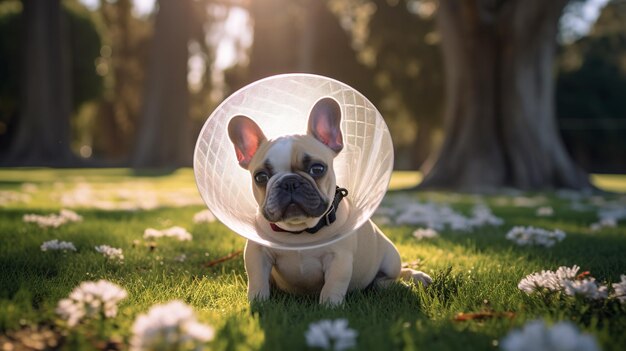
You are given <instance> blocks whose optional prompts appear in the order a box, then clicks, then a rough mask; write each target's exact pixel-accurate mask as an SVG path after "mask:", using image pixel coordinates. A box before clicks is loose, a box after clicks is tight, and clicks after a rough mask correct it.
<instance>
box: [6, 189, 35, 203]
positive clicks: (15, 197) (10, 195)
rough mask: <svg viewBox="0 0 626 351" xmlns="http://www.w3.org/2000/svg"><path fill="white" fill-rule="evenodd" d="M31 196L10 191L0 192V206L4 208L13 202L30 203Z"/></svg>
mask: <svg viewBox="0 0 626 351" xmlns="http://www.w3.org/2000/svg"><path fill="white" fill-rule="evenodd" d="M30 200H31V196H30V195H29V194H24V193H20V192H17V191H11V190H0V206H6V205H9V204H11V203H15V202H22V203H26V202H30Z"/></svg>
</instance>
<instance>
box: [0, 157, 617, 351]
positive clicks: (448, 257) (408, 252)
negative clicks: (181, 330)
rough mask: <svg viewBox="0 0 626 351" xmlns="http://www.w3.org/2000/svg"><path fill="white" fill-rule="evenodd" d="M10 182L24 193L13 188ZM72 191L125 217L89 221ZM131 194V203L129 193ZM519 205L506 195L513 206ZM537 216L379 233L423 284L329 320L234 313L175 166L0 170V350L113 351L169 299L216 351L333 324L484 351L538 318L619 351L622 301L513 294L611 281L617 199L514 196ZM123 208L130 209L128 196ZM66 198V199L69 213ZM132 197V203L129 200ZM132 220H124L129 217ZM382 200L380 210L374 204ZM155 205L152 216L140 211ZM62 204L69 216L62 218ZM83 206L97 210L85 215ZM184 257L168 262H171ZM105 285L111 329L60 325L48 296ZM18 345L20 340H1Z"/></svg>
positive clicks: (468, 200)
mask: <svg viewBox="0 0 626 351" xmlns="http://www.w3.org/2000/svg"><path fill="white" fill-rule="evenodd" d="M593 179H594V182H596V184H598V185H600V186H603V187H605V188H606V189H608V190H614V191H624V190H626V176H594V178H593ZM417 181H419V175H418V174H416V173H398V174H397V175H396V177H394V179H393V180H392V187H394V188H400V187H406V186H410V185H412V184H414V183H415V182H417ZM24 183H26V185H24ZM77 189H83V190H84V189H89V191H90V194H92V195H93V196H95V197H97V198H98V199H104V201H107V203H108V204H110V203H126V204H128V206H129V208H130V209H97V208H95V207H94V206H90V205H89V204H88V203H87V202H85V200H84V198H81V197H80V196H79V195H80V192H78V191H77ZM137 194H139V195H137ZM405 195H406V196H410V197H412V198H414V199H415V201H427V200H428V201H434V202H441V203H449V204H450V205H451V206H452V207H453V208H454V209H455V210H459V211H461V212H464V213H467V212H468V211H469V209H470V208H471V206H472V205H473V204H475V203H476V202H477V201H478V200H479V198H478V197H477V196H475V195H471V194H451V193H442V192H439V193H433V192H426V193H415V192H413V193H407V194H405ZM516 196H518V197H520V196H522V195H521V194H516ZM523 196H525V197H527V198H530V199H535V200H537V199H538V201H539V202H540V205H541V206H552V207H553V208H554V211H555V215H554V216H553V217H537V216H536V215H535V211H536V208H537V206H539V205H537V206H530V207H523V206H519V205H518V206H516V205H515V202H514V196H513V195H504V194H499V195H491V196H482V197H481V198H480V200H481V201H485V202H486V203H487V204H488V205H489V206H490V207H491V209H492V211H493V213H494V214H495V215H496V216H498V217H501V218H503V219H504V224H503V225H501V226H484V227H481V228H478V229H476V230H474V231H473V232H469V233H466V232H457V231H452V230H443V231H441V232H440V234H441V235H440V236H439V237H438V238H435V239H430V240H421V241H418V240H416V239H415V238H414V237H413V236H412V233H413V231H414V230H415V228H416V227H410V226H401V227H391V226H381V229H383V231H384V232H385V233H386V234H387V236H388V237H390V238H391V239H392V241H394V243H396V245H397V247H398V249H399V251H400V252H401V254H402V258H403V260H404V261H414V260H420V267H419V269H421V270H423V271H425V272H427V273H429V274H431V276H432V277H433V278H434V283H433V285H432V286H430V287H428V288H426V289H424V288H422V287H421V286H418V287H416V286H411V287H409V288H405V287H403V286H400V285H397V286H392V287H391V288H389V289H386V290H376V289H370V290H366V291H361V292H354V293H350V294H349V295H348V296H347V298H346V302H345V304H344V305H343V306H341V307H340V308H334V309H333V308H327V307H323V306H319V305H318V304H317V301H316V298H315V297H296V296H290V295H287V294H283V293H280V292H273V296H272V298H271V299H270V301H268V302H266V303H260V304H253V305H250V304H249V303H248V301H247V299H246V275H245V272H244V268H243V260H242V258H241V256H237V257H236V258H234V259H231V260H227V261H225V262H223V263H219V264H216V265H214V266H212V267H206V263H208V262H210V261H212V260H215V259H218V258H220V257H223V256H226V255H228V254H230V253H232V252H235V251H237V250H240V249H242V248H243V246H244V243H245V241H244V239H242V238H240V237H239V236H237V235H235V234H233V233H232V232H231V231H230V230H228V229H227V228H226V227H224V226H223V225H221V224H219V223H217V222H215V223H203V224H194V221H193V216H194V214H195V213H197V212H199V211H201V210H203V209H204V206H203V205H201V204H199V203H198V201H197V200H198V195H197V194H196V190H195V182H194V180H193V173H192V171H191V170H188V169H187V170H180V171H177V172H175V173H169V174H165V173H163V174H162V173H158V172H154V173H144V174H134V173H132V172H131V171H128V170H123V169H106V170H100V169H97V170H96V169H87V170H47V169H45V170H22V169H18V170H16V169H9V170H0V242H1V244H0V331H2V335H0V349H1V348H2V345H3V344H4V343H6V342H8V340H9V339H10V338H13V339H16V338H17V339H19V338H22V339H20V340H22V341H23V338H24V335H27V336H28V335H30V336H31V337H32V338H36V336H33V330H37V329H38V330H47V329H50V330H51V331H52V333H51V334H52V335H53V338H55V339H58V340H57V341H56V342H57V343H59V344H61V346H62V347H63V348H64V349H92V348H105V347H107V345H108V347H113V348H121V349H126V348H127V347H126V346H125V345H127V344H128V341H129V339H130V335H131V326H132V324H133V321H134V319H135V317H136V316H137V315H139V314H140V313H145V312H146V311H147V310H148V309H149V308H150V307H151V306H152V305H154V304H157V303H164V302H167V301H170V300H174V299H179V300H182V301H184V302H185V303H187V304H189V305H191V306H193V308H194V309H195V311H196V315H197V317H198V320H199V321H201V322H203V323H206V324H210V325H212V326H213V327H214V328H215V330H216V333H217V334H216V337H215V340H214V341H213V342H212V343H211V344H209V349H217V350H222V349H223V350H247V349H253V350H256V349H263V350H299V349H304V348H306V341H305V337H304V333H305V331H306V330H307V328H308V326H309V324H310V323H312V322H316V321H318V320H321V319H336V318H346V319H348V321H349V326H350V327H351V328H353V329H355V330H356V331H357V332H358V338H357V349H359V350H386V349H403V350H420V349H426V350H489V349H494V350H495V349H498V341H499V340H501V339H502V338H503V337H504V336H505V335H506V334H507V333H508V332H509V331H510V330H511V329H514V328H517V327H520V326H522V325H523V324H524V323H525V322H527V321H529V320H533V319H537V318H542V319H544V320H546V321H548V322H550V323H552V322H556V321H561V320H569V321H572V322H574V323H575V324H576V325H577V326H578V327H579V328H580V329H582V330H583V331H585V332H588V333H590V334H592V335H593V336H594V337H595V338H596V339H597V340H598V342H599V343H600V345H601V347H602V348H603V349H605V350H624V349H626V305H620V304H619V303H618V302H617V301H615V300H614V299H612V300H602V301H589V300H585V299H582V298H573V297H563V296H546V297H538V296H527V295H526V294H524V293H522V292H521V291H520V290H519V289H518V288H517V284H518V283H519V281H520V279H522V278H523V277H525V276H526V275H528V274H531V273H533V272H537V271H541V270H543V269H551V270H555V269H556V268H557V267H558V266H561V265H565V266H572V265H574V264H577V265H579V266H580V267H581V271H590V273H591V274H592V275H593V276H594V277H596V278H597V280H598V281H600V282H602V283H604V284H610V283H615V282H617V281H619V278H620V274H626V230H625V226H624V223H623V222H621V223H619V224H618V226H617V227H615V228H603V229H601V230H600V231H596V232H594V231H592V230H590V229H589V226H590V224H591V223H593V222H595V221H597V215H596V209H597V206H602V205H603V204H606V203H607V202H608V203H612V204H615V203H617V204H620V203H621V204H622V206H626V200H625V198H624V195H623V194H606V195H602V197H599V196H595V197H587V198H585V199H583V200H582V203H583V204H584V205H587V206H588V208H587V210H585V211H575V210H574V209H572V208H570V201H569V200H566V199H564V198H562V197H558V196H556V195H555V194H537V193H535V194H523ZM138 198H139V199H138ZM81 201H82V202H81ZM133 201H134V202H133ZM137 201H140V202H139V205H138V206H139V207H143V208H144V209H141V208H140V209H132V206H136V205H137ZM386 201H389V200H386ZM157 204H160V205H159V206H157V207H155V205H157ZM69 205H73V206H69ZM97 207H105V204H100V205H99V206H97ZM61 208H70V209H73V210H74V211H76V212H77V213H78V214H80V215H81V216H82V217H83V221H81V222H76V223H68V224H65V225H63V226H61V227H59V228H40V227H38V226H37V225H36V224H33V223H24V222H23V220H22V217H23V215H25V214H29V213H37V214H50V213H53V212H55V211H56V212H58V211H59V210H60V209H61ZM175 225H177V226H181V227H184V228H186V229H187V230H188V231H189V232H191V233H192V234H193V240H191V241H184V242H179V241H176V240H174V239H171V238H162V239H157V240H156V244H153V245H151V244H150V241H147V240H144V239H143V238H142V235H143V232H144V230H145V229H146V228H149V227H153V228H158V229H161V228H167V227H171V226H175ZM516 225H532V226H537V227H542V228H546V229H555V228H560V229H562V230H563V231H565V232H566V233H567V237H566V238H565V239H564V240H563V241H562V242H560V243H557V244H556V245H555V246H554V247H552V248H543V247H519V246H516V245H515V244H514V243H512V242H510V241H508V240H507V239H505V234H506V233H507V232H508V230H509V229H510V228H511V227H513V226H516ZM52 239H60V240H65V241H71V242H73V243H74V244H75V246H76V248H77V249H78V250H77V252H68V253H61V252H42V251H41V250H40V245H41V244H42V243H43V242H44V241H47V240H52ZM101 244H108V245H111V246H114V247H118V248H122V249H123V252H124V256H125V259H124V262H123V263H121V264H120V263H115V262H113V261H107V260H106V259H105V258H104V257H103V256H102V255H101V254H99V253H97V252H96V251H95V250H94V246H96V245H101ZM182 254H185V255H186V260H185V261H184V262H179V260H177V258H178V257H180V255H182ZM98 279H107V280H109V281H111V282H114V283H116V284H118V285H120V286H121V287H123V288H124V289H126V290H127V292H128V298H126V299H125V300H123V301H122V303H121V305H120V309H119V312H118V315H117V317H115V318H110V319H106V320H104V321H103V322H101V321H87V322H85V323H83V324H80V325H79V326H78V327H76V328H74V329H68V328H67V327H65V326H64V323H63V321H62V320H60V319H59V317H58V316H57V315H56V314H55V308H56V306H57V303H58V301H59V300H60V299H63V298H65V297H67V296H68V294H69V293H70V291H71V290H72V289H73V288H74V287H76V286H77V285H78V284H80V282H82V281H85V280H98ZM484 311H493V312H513V313H514V317H513V318H491V319H484V320H470V321H464V322H460V321H455V316H456V315H457V314H458V313H460V312H464V313H471V312H484ZM17 335H21V336H19V337H18V336H17Z"/></svg>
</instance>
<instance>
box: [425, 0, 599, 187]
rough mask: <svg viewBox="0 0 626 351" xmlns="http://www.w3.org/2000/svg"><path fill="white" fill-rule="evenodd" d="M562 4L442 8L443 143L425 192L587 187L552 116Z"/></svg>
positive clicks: (477, 2) (484, 2)
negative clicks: (555, 64) (554, 70)
mask: <svg viewBox="0 0 626 351" xmlns="http://www.w3.org/2000/svg"><path fill="white" fill-rule="evenodd" d="M566 3H567V1H566V0H555V1H542V0H525V1H521V0H502V1H491V0H467V1H454V0H441V1H439V11H438V15H439V18H438V24H439V28H440V32H441V36H442V48H443V54H444V65H445V69H446V99H447V106H446V113H445V127H444V128H445V140H444V143H443V146H442V148H441V151H440V152H439V154H438V155H437V156H436V157H435V159H434V162H433V163H432V167H425V168H424V170H425V171H426V176H425V178H424V181H423V183H422V185H421V186H422V187H442V188H443V187H445V188H453V189H468V190H476V189H479V190H480V189H485V188H497V187H500V186H512V187H517V188H522V189H541V188H552V187H569V188H586V187H590V183H589V180H588V178H587V176H586V174H585V173H584V172H582V171H581V170H580V169H579V168H578V167H577V166H576V165H574V163H573V162H572V160H571V159H570V157H569V155H568V154H567V152H566V151H565V148H564V147H563V143H562V141H561V138H560V137H559V134H558V131H557V126H556V122H555V118H554V101H553V100H554V78H553V64H554V54H555V51H556V34H557V28H558V21H559V18H560V16H561V12H562V10H563V7H564V6H565V4H566Z"/></svg>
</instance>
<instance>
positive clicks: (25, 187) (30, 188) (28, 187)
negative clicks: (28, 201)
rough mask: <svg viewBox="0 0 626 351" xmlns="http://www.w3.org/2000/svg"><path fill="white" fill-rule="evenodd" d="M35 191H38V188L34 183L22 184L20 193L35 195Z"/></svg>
mask: <svg viewBox="0 0 626 351" xmlns="http://www.w3.org/2000/svg"><path fill="white" fill-rule="evenodd" d="M37 190H39V187H38V186H37V184H34V183H23V184H22V191H23V192H26V193H35V192H37Z"/></svg>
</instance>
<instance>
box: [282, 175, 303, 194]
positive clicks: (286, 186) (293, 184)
mask: <svg viewBox="0 0 626 351" xmlns="http://www.w3.org/2000/svg"><path fill="white" fill-rule="evenodd" d="M299 187H300V179H298V177H296V176H287V177H285V178H283V179H282V180H281V182H280V188H281V189H283V190H285V191H288V192H290V193H292V192H294V191H296V189H298V188H299Z"/></svg>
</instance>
